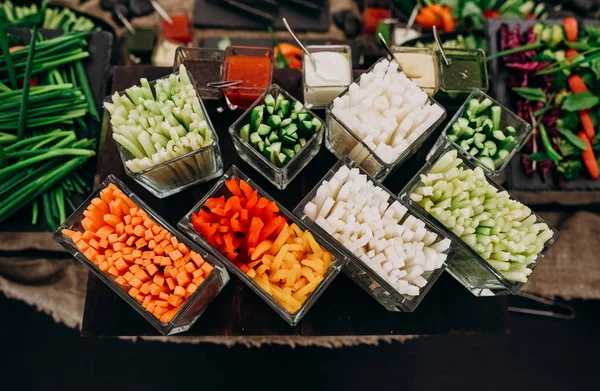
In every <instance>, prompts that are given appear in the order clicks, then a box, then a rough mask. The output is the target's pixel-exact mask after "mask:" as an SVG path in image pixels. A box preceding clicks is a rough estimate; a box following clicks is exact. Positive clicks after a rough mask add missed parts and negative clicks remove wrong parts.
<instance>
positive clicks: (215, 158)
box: [103, 70, 223, 198]
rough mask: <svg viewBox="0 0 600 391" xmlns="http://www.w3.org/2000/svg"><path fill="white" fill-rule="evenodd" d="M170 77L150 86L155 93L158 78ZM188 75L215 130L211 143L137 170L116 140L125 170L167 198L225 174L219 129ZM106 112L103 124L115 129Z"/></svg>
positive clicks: (108, 100)
mask: <svg viewBox="0 0 600 391" xmlns="http://www.w3.org/2000/svg"><path fill="white" fill-rule="evenodd" d="M178 73H179V72H174V73H173V74H174V75H176V74H178ZM169 77H170V75H169V76H165V77H162V78H159V79H156V80H153V81H151V82H150V87H151V88H152V92H153V93H154V86H155V85H156V82H157V81H158V80H162V79H168V78H169ZM188 77H189V78H190V80H191V82H192V84H194V86H195V90H196V94H197V96H198V101H199V102H200V107H202V112H203V113H204V117H205V119H206V123H207V125H208V129H210V131H211V132H212V137H213V141H212V143H211V144H210V145H207V146H205V147H202V148H199V149H196V150H194V151H191V152H188V153H186V154H183V155H181V156H177V157H176V158H173V159H170V160H167V161H165V162H162V163H159V164H156V165H154V166H151V167H148V168H146V169H144V170H142V171H137V172H133V171H131V170H130V169H129V167H127V164H125V162H126V161H128V160H130V159H133V158H134V156H133V155H132V154H131V153H130V152H129V151H128V150H127V149H125V148H124V147H123V146H122V145H121V144H119V143H117V142H116V141H115V143H116V144H117V148H118V150H119V155H120V156H121V161H122V163H123V169H124V170H125V173H126V174H127V175H128V176H130V177H131V178H132V179H133V180H135V181H136V182H138V183H139V184H140V185H142V186H143V187H144V188H145V189H146V190H148V191H149V192H150V193H152V194H154V195H155V196H156V197H158V198H165V197H168V196H170V195H173V194H176V193H179V192H180V191H183V190H185V189H187V188H189V187H192V186H194V185H196V184H198V183H202V182H206V181H209V180H211V179H214V178H217V177H219V176H221V175H222V174H223V159H222V157H221V149H220V148H219V138H218V136H217V132H216V131H215V129H214V127H213V125H212V123H211V121H210V117H209V116H208V112H207V111H206V108H205V107H204V103H202V99H200V96H199V94H198V88H197V86H196V83H195V81H194V78H193V76H192V75H191V73H190V72H189V70H188ZM119 95H121V96H123V95H126V92H125V91H120V92H119ZM106 102H112V96H107V97H106V98H105V99H104V103H106ZM103 106H104V104H103ZM104 112H105V115H106V116H107V118H108V120H106V121H103V125H106V126H110V127H111V129H112V125H111V124H110V118H111V115H110V113H109V112H108V110H106V109H104Z"/></svg>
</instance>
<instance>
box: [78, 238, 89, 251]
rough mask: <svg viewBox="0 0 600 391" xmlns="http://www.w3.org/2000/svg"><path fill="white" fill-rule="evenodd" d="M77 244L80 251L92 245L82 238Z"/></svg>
mask: <svg viewBox="0 0 600 391" xmlns="http://www.w3.org/2000/svg"><path fill="white" fill-rule="evenodd" d="M75 245H76V246H77V248H78V249H79V250H80V251H85V250H87V249H88V248H89V247H90V245H89V244H87V243H86V242H85V241H84V240H80V241H79V242H77V243H75Z"/></svg>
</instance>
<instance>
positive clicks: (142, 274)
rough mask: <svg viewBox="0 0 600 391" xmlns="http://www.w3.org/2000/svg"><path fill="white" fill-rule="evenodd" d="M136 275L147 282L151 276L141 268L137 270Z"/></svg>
mask: <svg viewBox="0 0 600 391" xmlns="http://www.w3.org/2000/svg"><path fill="white" fill-rule="evenodd" d="M135 276H136V277H137V278H139V279H140V281H142V282H146V281H149V280H150V276H149V275H148V273H146V272H145V271H144V270H142V269H140V270H138V271H137V272H135Z"/></svg>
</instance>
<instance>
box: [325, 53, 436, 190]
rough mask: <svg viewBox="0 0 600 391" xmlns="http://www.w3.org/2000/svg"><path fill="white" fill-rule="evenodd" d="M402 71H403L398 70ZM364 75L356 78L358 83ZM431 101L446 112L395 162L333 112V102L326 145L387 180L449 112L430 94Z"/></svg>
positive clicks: (327, 120) (367, 170)
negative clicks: (380, 154) (383, 155)
mask: <svg viewBox="0 0 600 391" xmlns="http://www.w3.org/2000/svg"><path fill="white" fill-rule="evenodd" d="M383 60H385V58H381V59H379V60H378V61H377V62H376V63H375V64H373V66H372V67H371V68H369V69H368V70H367V71H366V72H365V73H368V72H371V71H372V70H373V68H375V65H377V64H378V63H380V62H381V61H383ZM398 72H400V71H398ZM359 80H360V78H358V79H356V80H355V82H357V83H358V81H359ZM349 90H350V88H346V90H344V92H343V93H341V94H340V96H344V95H345V94H347V93H348V91H349ZM427 102H428V103H432V104H434V105H437V106H439V107H440V108H441V109H442V110H443V111H444V112H443V114H442V115H441V116H440V118H438V120H437V121H435V122H434V123H433V124H432V125H431V126H430V127H429V128H428V129H427V130H425V131H424V132H423V134H421V136H419V138H417V139H416V140H415V141H414V142H413V143H412V144H411V145H410V146H409V147H408V148H406V150H404V152H402V153H401V154H400V156H398V157H397V158H396V160H394V161H393V162H392V163H386V162H384V161H383V160H382V159H381V158H380V157H379V156H377V154H376V153H375V151H373V150H372V149H371V147H369V146H368V145H367V144H366V143H365V142H364V141H363V140H362V139H361V138H360V137H359V136H358V135H357V134H356V133H354V132H353V131H352V130H350V128H348V127H347V126H346V125H345V124H344V123H343V122H342V121H341V120H340V119H339V118H338V117H336V116H335V114H333V112H332V110H333V103H334V102H331V103H330V104H329V105H327V110H326V122H327V130H326V132H325V146H326V147H327V149H329V151H330V152H331V153H333V154H334V155H335V157H337V158H338V159H339V158H341V157H343V156H346V155H347V156H349V157H350V159H352V160H354V161H355V162H356V163H358V164H359V165H360V167H361V168H362V169H363V170H365V171H366V172H367V173H368V174H369V175H371V176H372V177H374V178H375V179H377V180H378V181H383V180H384V179H385V178H386V177H387V176H388V175H389V174H390V173H391V172H392V171H394V170H395V169H397V168H398V167H400V166H401V165H402V164H403V163H404V162H405V161H406V160H408V158H410V157H411V156H412V155H413V154H414V153H415V152H416V151H417V150H418V149H419V148H420V147H421V145H423V143H424V142H425V140H427V138H428V137H429V136H431V134H432V133H433V131H434V130H435V129H436V128H437V127H438V126H439V125H440V124H441V123H442V122H443V121H444V119H445V118H446V115H447V112H446V109H444V107H443V106H441V105H440V104H439V103H437V102H436V101H435V100H434V99H432V98H431V97H429V98H428V99H427Z"/></svg>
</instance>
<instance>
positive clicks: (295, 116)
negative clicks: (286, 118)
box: [290, 113, 298, 121]
mask: <svg viewBox="0 0 600 391" xmlns="http://www.w3.org/2000/svg"><path fill="white" fill-rule="evenodd" d="M290 118H291V119H292V121H296V120H298V114H296V113H292V114H291V115H290Z"/></svg>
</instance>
